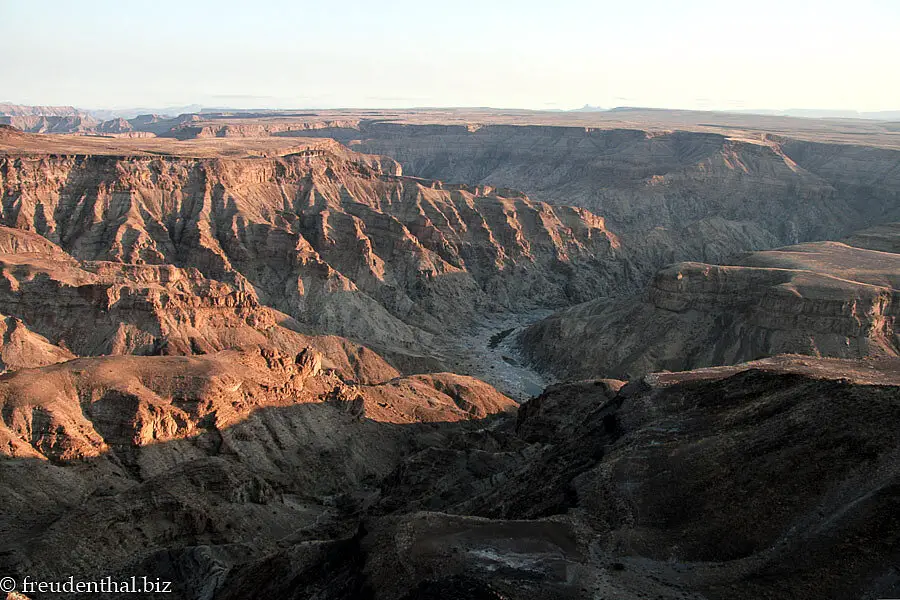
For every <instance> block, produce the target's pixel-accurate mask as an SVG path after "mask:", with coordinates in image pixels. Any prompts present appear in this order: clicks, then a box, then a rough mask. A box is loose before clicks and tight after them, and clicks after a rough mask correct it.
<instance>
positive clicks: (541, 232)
mask: <svg viewBox="0 0 900 600" xmlns="http://www.w3.org/2000/svg"><path fill="white" fill-rule="evenodd" d="M325 148H326V149H325V150H322V151H320V152H315V153H301V154H298V155H291V156H285V157H281V158H272V159H234V160H232V159H191V158H173V157H160V158H152V157H128V156H76V155H43V156H41V155H38V156H21V157H15V156H5V157H2V158H0V194H2V196H0V197H2V205H0V223H2V224H3V225H6V226H8V227H12V228H17V229H20V230H24V231H30V232H34V233H37V234H39V235H41V236H43V237H45V238H46V239H47V240H51V241H53V242H54V243H56V244H58V245H59V247H60V248H61V249H62V250H63V251H65V252H67V253H69V254H71V256H72V257H74V258H75V259H78V260H80V261H83V264H81V265H80V266H79V267H78V268H79V269H80V271H86V270H87V271H92V272H94V279H96V278H97V277H100V278H101V279H102V278H103V277H107V279H108V278H109V277H114V275H113V272H114V271H116V269H119V270H122V269H126V270H127V269H131V270H141V269H143V272H145V273H147V274H149V273H152V272H153V269H150V268H148V267H147V265H156V266H158V269H157V270H159V269H162V271H159V273H162V272H163V271H165V272H166V273H168V275H166V277H169V279H172V278H173V277H175V278H180V279H181V280H182V281H183V282H184V283H183V285H194V284H191V283H189V281H197V282H198V285H203V286H206V287H209V286H213V287H215V286H220V287H221V286H230V289H231V290H233V291H227V292H226V291H223V292H222V294H224V296H223V298H224V297H226V296H228V294H243V296H242V298H245V299H244V300H241V299H238V298H236V297H235V298H233V299H232V300H227V299H224V300H222V302H224V303H225V304H226V305H228V306H230V307H231V306H234V307H239V306H243V305H244V304H245V300H246V301H247V302H250V301H251V300H252V302H258V303H259V304H262V305H265V306H268V307H271V308H274V309H276V310H278V311H280V312H282V313H285V314H287V315H290V316H291V317H293V318H294V319H296V320H297V321H298V322H299V323H301V324H303V326H305V327H306V328H307V329H308V330H309V331H311V332H313V331H314V332H316V333H332V334H337V335H342V336H346V337H350V338H353V339H355V340H357V341H360V342H363V343H365V344H367V345H371V346H372V347H373V348H375V349H378V350H382V351H384V352H385V353H386V354H387V355H389V356H396V357H399V358H398V360H399V361H401V362H404V361H405V362H409V363H410V364H414V363H416V361H417V360H418V359H422V360H423V361H425V362H427V360H426V359H427V358H428V356H429V355H430V356H432V357H434V356H436V354H437V352H436V351H435V348H437V347H438V346H439V345H440V344H439V343H438V342H437V341H436V339H437V338H439V337H440V336H442V335H445V334H447V332H448V331H451V330H453V329H458V328H460V327H463V326H465V325H466V324H467V323H469V322H471V320H472V319H473V318H474V317H475V316H476V315H478V314H481V313H485V312H490V311H500V310H525V309H529V308H535V307H539V306H559V305H568V304H572V303H574V302H579V301H585V300H588V299H590V298H593V297H595V296H597V295H598V294H599V295H602V294H607V293H612V292H618V291H622V290H631V289H635V287H636V281H637V276H636V273H635V270H634V269H633V267H632V265H631V263H630V261H629V259H628V258H627V256H626V255H625V252H624V251H623V250H622V248H621V245H620V243H619V240H618V239H617V238H616V236H614V235H613V234H611V233H610V232H609V231H608V230H607V228H606V226H605V224H604V221H603V219H602V218H600V217H597V216H595V215H593V214H591V213H590V212H588V211H586V210H584V209H580V208H571V207H554V206H550V205H547V204H544V203H540V202H535V201H532V200H530V199H529V198H528V197H526V196H525V195H524V194H521V193H519V192H514V191H510V190H503V189H495V188H492V187H489V186H479V187H468V186H463V185H448V184H442V183H441V182H437V181H432V180H423V179H417V178H410V177H403V176H401V175H400V174H399V172H400V169H399V166H398V165H397V164H396V163H395V162H393V161H392V160H390V159H384V158H380V157H374V156H369V155H360V154H356V153H353V152H350V151H347V150H346V149H344V148H343V147H341V146H340V145H338V144H336V143H331V144H330V145H326V146H325ZM111 262H112V263H128V264H130V265H144V266H143V267H141V266H137V267H134V266H129V267H124V266H122V267H115V266H112V265H109V264H108V263H111ZM163 265H172V266H171V267H165V266H163ZM172 269H175V270H174V271H173V270H172ZM170 271H171V273H170ZM176 272H177V275H176ZM72 276H73V277H74V275H72ZM79 276H81V275H79ZM146 276H147V277H151V278H153V277H156V275H146ZM159 276H162V275H159ZM10 277H11V279H10V281H12V280H14V279H17V276H15V275H11V276H10ZM142 277H144V276H143V275H142ZM198 278H199V279H198ZM201 280H202V281H201ZM29 285H30V283H29ZM29 285H26V286H25V288H28V287H29ZM223 290H224V288H223ZM195 292H196V290H194V291H190V290H187V291H186V293H188V295H190V294H194V293H195ZM113 320H114V319H113ZM26 321H28V319H26ZM101 321H102V319H101ZM137 346H140V344H137V345H136V346H135V347H137ZM403 357H406V358H403ZM417 357H418V358H417ZM420 362H421V361H420ZM430 364H433V359H432V363H430Z"/></svg>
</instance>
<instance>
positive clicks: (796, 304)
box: [519, 226, 900, 378]
mask: <svg viewBox="0 0 900 600" xmlns="http://www.w3.org/2000/svg"><path fill="white" fill-rule="evenodd" d="M896 231H897V228H896V226H882V227H878V228H876V229H873V230H867V231H863V232H860V233H859V234H857V235H855V236H853V237H851V238H850V239H848V240H847V242H848V243H839V242H818V243H809V244H800V245H797V246H787V247H784V248H779V249H777V250H772V251H765V252H755V253H750V254H747V255H745V256H741V257H737V258H736V259H735V260H734V261H733V262H732V264H728V265H709V264H700V263H677V264H674V265H671V266H669V267H666V268H665V269H662V270H661V271H659V272H658V273H657V274H656V276H655V277H654V278H653V280H652V282H651V284H650V285H649V287H648V289H647V291H646V293H645V294H644V295H643V296H638V297H630V298H623V299H601V300H595V301H592V302H588V303H586V304H582V305H579V306H575V307H572V308H570V309H567V310H564V311H561V312H559V313H557V314H555V315H553V316H551V317H549V318H547V319H546V320H543V321H541V322H539V323H536V324H535V325H533V326H531V327H530V328H528V329H527V330H526V331H524V332H523V333H522V334H521V336H520V338H519V341H520V344H521V347H522V348H523V351H524V352H525V354H526V355H527V356H528V357H529V358H530V359H531V360H532V361H533V362H534V363H535V364H536V365H539V366H540V367H541V368H544V369H547V370H548V371H550V372H553V373H554V374H556V375H557V376H558V377H561V378H585V377H596V376H612V377H621V376H626V375H629V374H630V375H638V374H641V373H647V372H650V371H656V370H660V369H668V370H672V371H681V370H687V369H691V368H696V367H703V366H710V365H725V364H733V363H736V362H742V361H746V360H752V359H756V358H760V357H764V356H771V355H773V354H779V353H785V352H789V353H800V354H809V355H813V356H839V357H848V358H858V357H864V356H897V355H898V354H900V330H898V329H897V325H896V323H897V319H898V317H900V254H895V253H891V252H883V251H881V250H876V249H870V248H868V247H865V246H866V245H871V246H872V247H874V248H889V247H893V245H894V244H895V243H896V241H891V240H892V237H891V236H892V233H896ZM849 243H854V244H857V245H858V246H861V247H855V246H850V245H849Z"/></svg>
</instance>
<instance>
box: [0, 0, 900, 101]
mask: <svg viewBox="0 0 900 600" xmlns="http://www.w3.org/2000/svg"><path fill="white" fill-rule="evenodd" d="M0 56H3V60H2V61H0V101H12V102H18V103H23V104H72V105H76V106H79V107H85V108H101V107H104V108H105V107H126V106H154V107H157V106H166V105H178V104H190V103H199V104H204V105H208V106H233V107H266V108H288V107H290V108H303V107H309V108H318V107H364V106H368V107H405V106H493V107H523V108H539V109H540V108H573V107H577V106H581V105H583V104H586V103H589V104H592V105H600V106H604V107H612V106H623V105H628V106H658V107H668V108H701V109H711V108H717V109H729V108H730V109H753V108H756V109H758V108H773V109H786V108H827V109H831V108H836V109H837V108H840V109H856V110H860V111H874V110H888V109H900V0H852V1H849V2H835V1H830V0H817V1H809V2H807V1H801V0H777V1H773V0H715V1H713V0H681V1H678V0H666V1H663V0H659V1H657V0H616V1H614V2H606V1H601V0H555V1H554V0H542V1H540V2H535V1H531V0H518V1H516V2H512V1H505V0H504V1H491V0H477V1H471V0H446V1H443V2H430V1H428V0H416V1H405V0H404V1H392V0H377V1H376V0H367V1H356V0H344V1H343V2H331V1H329V0H318V1H316V2H306V1H298V0H292V1H284V2H276V1H268V0H255V1H247V0H242V1H240V2H230V1H222V0H220V1H216V2H204V1H194V0H180V1H177V2H171V1H168V0H164V1H160V0H156V1H154V2H141V1H122V0H119V1H117V2H101V1H92V0H81V1H78V2H75V1H71V0H69V1H65V2H64V1H56V0H43V1H42V2H34V1H33V0H28V1H25V0H21V1H20V0H0Z"/></svg>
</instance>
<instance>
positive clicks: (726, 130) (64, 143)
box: [0, 108, 900, 157]
mask: <svg viewBox="0 0 900 600" xmlns="http://www.w3.org/2000/svg"><path fill="white" fill-rule="evenodd" d="M184 117H188V118H184V119H183V120H181V119H182V118H181V117H179V118H177V119H173V120H178V121H180V126H181V127H182V128H183V132H184V134H185V135H184V136H181V137H182V139H180V140H179V139H175V138H174V137H158V138H154V137H121V136H117V135H100V134H85V135H52V136H39V138H37V139H35V140H32V141H27V142H26V141H23V140H15V139H13V137H14V136H13V135H11V134H9V133H7V134H2V133H0V153H7V154H11V153H48V152H58V153H79V154H80V153H84V154H123V153H135V154H148V155H154V154H156V155H160V154H162V155H172V156H197V157H214V156H230V157H242V156H273V155H282V154H287V153H290V152H291V148H296V147H297V146H298V145H299V144H300V143H301V142H303V143H304V144H306V145H310V144H313V143H314V142H313V141H311V140H309V139H302V138H303V137H304V130H316V133H314V134H311V136H312V137H313V138H323V137H327V130H328V129H329V128H339V129H343V130H353V129H359V130H360V137H361V138H364V137H365V127H366V126H368V125H372V124H374V123H395V124H407V125H445V126H457V127H466V128H468V130H469V131H470V132H473V133H474V132H477V131H478V130H479V129H480V128H482V127H487V126H492V125H513V126H550V127H572V128H587V129H601V130H603V129H606V130H608V129H629V130H640V131H646V132H649V133H665V132H672V131H691V132H700V133H710V134H718V135H724V136H727V137H729V138H733V139H738V140H744V141H749V142H759V141H761V140H763V139H764V137H765V136H767V135H774V136H781V137H785V138H791V139H797V140H803V141H813V142H822V143H837V144H854V145H861V146H873V147H879V148H890V149H900V122H897V121H876V120H866V119H817V118H801V117H785V116H773V115H752V114H742V113H726V112H705V111H687V110H662V109H645V108H634V109H631V108H629V109H615V110H610V111H600V112H550V111H529V110H520V109H510V110H502V109H488V108H446V109H438V108H434V109H408V110H386V109H385V110H382V109H378V110H362V109H342V110H311V111H258V112H247V111H241V112H221V113H200V114H196V115H184ZM254 126H255V127H256V128H257V129H256V130H251V131H243V132H240V133H239V134H238V135H234V136H232V135H230V134H228V135H224V136H221V137H220V136H217V134H216V133H212V134H209V135H206V136H203V135H195V134H196V133H197V132H199V131H200V130H202V129H203V128H210V130H213V131H214V130H216V129H219V130H221V129H223V128H231V129H232V130H235V129H240V128H245V129H246V128H248V127H249V128H252V127H254ZM286 130H288V131H286ZM323 130H324V131H323ZM184 138H191V139H184Z"/></svg>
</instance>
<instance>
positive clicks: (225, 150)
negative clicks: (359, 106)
mask: <svg viewBox="0 0 900 600" xmlns="http://www.w3.org/2000/svg"><path fill="white" fill-rule="evenodd" d="M332 145H334V142H332V141H331V140H329V139H324V138H318V139H317V138H308V139H307V138H297V137H291V138H282V137H256V138H198V139H190V140H177V139H175V138H167V137H139V138H128V137H113V136H103V135H78V134H32V133H21V132H17V131H12V132H10V131H9V130H7V131H5V132H4V131H0V156H2V155H4V154H11V155H29V154H33V155H43V154H67V155H68V154H85V155H94V156H172V157H189V158H265V157H273V156H284V155H287V154H293V153H295V152H303V151H307V150H314V149H323V150H324V149H327V148H328V147H329V146H332Z"/></svg>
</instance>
